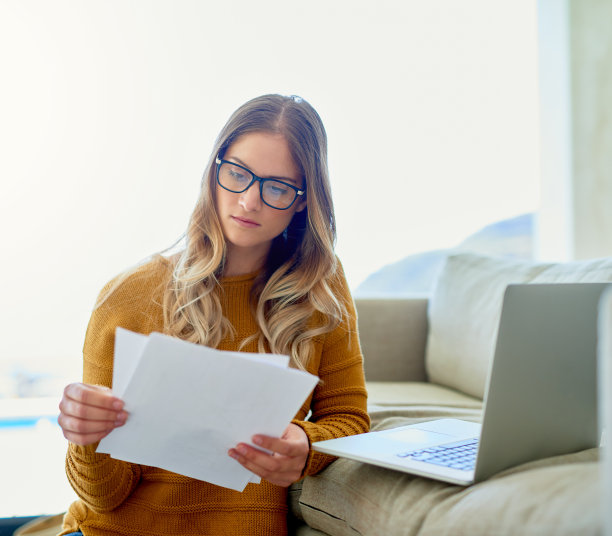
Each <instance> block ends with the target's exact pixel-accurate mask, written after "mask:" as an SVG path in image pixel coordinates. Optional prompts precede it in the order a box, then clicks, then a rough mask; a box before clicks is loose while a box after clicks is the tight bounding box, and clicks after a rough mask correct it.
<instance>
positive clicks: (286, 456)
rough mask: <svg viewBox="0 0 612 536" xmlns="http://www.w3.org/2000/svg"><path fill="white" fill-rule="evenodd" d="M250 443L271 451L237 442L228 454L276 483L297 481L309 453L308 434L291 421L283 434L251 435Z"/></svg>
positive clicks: (278, 484)
mask: <svg viewBox="0 0 612 536" xmlns="http://www.w3.org/2000/svg"><path fill="white" fill-rule="evenodd" d="M253 443H255V444H256V445H258V446H260V447H262V448H265V449H268V450H270V451H272V454H268V453H266V452H262V451H261V450H257V449H255V448H253V447H251V446H249V445H246V444H245V443H239V444H238V445H237V446H236V448H235V449H230V450H229V452H228V454H229V455H230V456H231V457H232V458H234V459H235V460H238V462H240V463H241V464H242V465H243V466H244V467H245V468H246V469H248V470H249V471H252V472H253V473H255V474H256V475H259V476H260V477H261V478H263V479H265V480H267V481H268V482H270V483H272V484H276V485H277V486H283V487H287V486H290V485H291V484H293V483H294V482H296V481H297V480H299V478H300V476H302V471H303V470H304V465H306V459H307V458H308V453H309V452H310V446H309V444H308V436H307V435H306V433H305V432H304V430H302V429H301V428H300V427H299V426H297V425H295V424H293V423H291V424H290V425H289V426H287V429H286V430H285V432H284V433H283V435H282V437H280V438H278V437H269V436H262V435H256V436H253Z"/></svg>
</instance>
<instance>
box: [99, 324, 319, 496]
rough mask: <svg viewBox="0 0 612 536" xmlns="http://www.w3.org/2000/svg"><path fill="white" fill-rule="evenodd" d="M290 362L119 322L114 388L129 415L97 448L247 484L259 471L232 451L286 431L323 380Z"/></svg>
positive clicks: (224, 482) (236, 485)
mask: <svg viewBox="0 0 612 536" xmlns="http://www.w3.org/2000/svg"><path fill="white" fill-rule="evenodd" d="M288 363H289V358H288V357H287V356H280V355H274V354H252V353H245V352H225V351H221V350H214V349H211V348H207V347H205V346H202V345H199V344H193V343H189V342H186V341H183V340H180V339H177V338H175V337H169V336H167V335H162V334H161V333H152V334H150V335H148V336H145V335H141V334H139V333H133V332H131V331H128V330H125V329H122V328H117V331H116V335H115V355H114V370H113V394H114V395H115V396H117V397H119V398H121V399H122V400H123V401H124V402H125V410H126V411H127V412H128V413H129V417H128V420H127V422H126V423H125V425H123V426H121V427H119V428H116V429H115V430H113V431H112V432H111V433H110V434H109V435H107V436H106V437H105V438H103V439H102V440H101V441H100V444H99V446H98V449H97V452H103V453H107V454H110V455H111V456H112V457H113V458H117V459H119V460H125V461H128V462H133V463H139V464H143V465H150V466H154V467H160V468H162V469H166V470H168V471H172V472H175V473H179V474H182V475H186V476H189V477H193V478H197V479H199V480H205V481H207V482H210V483H212V484H216V485H218V486H224V487H226V488H231V489H234V490H237V491H242V490H244V488H245V487H246V485H247V484H248V483H249V482H253V483H258V482H259V477H258V476H256V475H254V474H253V473H252V472H250V471H248V470H247V469H245V468H244V467H242V465H240V464H239V463H238V462H237V461H236V460H234V459H233V458H231V457H230V456H229V455H228V454H227V451H228V450H229V449H230V448H232V447H235V446H236V445H237V444H238V443H241V442H242V443H247V444H250V445H252V446H254V447H255V445H253V444H252V442H251V438H252V436H253V435H255V434H263V435H268V436H273V437H280V436H281V435H282V434H283V432H284V431H285V429H286V428H287V425H288V424H289V423H290V422H291V419H292V418H293V417H294V416H295V414H296V413H297V412H298V410H299V408H300V407H301V405H302V404H303V403H304V401H305V400H306V398H307V397H308V395H309V394H310V392H311V391H312V389H313V388H314V386H315V385H316V383H317V381H318V378H317V377H316V376H313V375H312V374H308V373H307V372H303V371H301V370H296V369H293V368H289V367H288ZM256 448H258V447H256Z"/></svg>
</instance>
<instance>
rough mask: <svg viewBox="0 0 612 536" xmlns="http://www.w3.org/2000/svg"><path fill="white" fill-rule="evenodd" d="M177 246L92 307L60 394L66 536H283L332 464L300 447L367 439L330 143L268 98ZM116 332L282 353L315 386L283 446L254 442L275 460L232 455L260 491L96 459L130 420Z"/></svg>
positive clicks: (228, 128)
mask: <svg viewBox="0 0 612 536" xmlns="http://www.w3.org/2000/svg"><path fill="white" fill-rule="evenodd" d="M185 239H186V240H185V247H184V249H183V250H182V251H181V252H180V253H179V254H177V255H174V256H172V257H164V256H162V255H156V256H155V257H154V258H153V259H152V260H149V261H148V262H147V263H145V264H143V265H140V266H138V267H137V268H135V269H132V270H130V271H129V272H127V273H125V274H123V275H122V276H120V277H119V278H117V279H115V280H114V281H112V282H111V283H109V285H107V287H105V289H104V290H103V291H102V294H101V296H100V298H99V300H98V303H97V305H96V308H95V310H94V312H93V315H92V317H91V320H90V323H89V327H88V329H87V334H86V337H85V344H84V349H83V354H84V372H83V382H84V383H73V384H70V385H68V386H67V387H66V389H65V391H64V395H63V398H62V401H61V403H60V411H61V413H60V417H59V423H60V426H61V427H62V429H63V432H64V436H65V437H66V438H67V439H68V440H69V441H70V443H69V447H68V454H67V458H66V472H67V475H68V479H69V480H70V483H71V484H72V486H73V488H74V489H75V491H76V493H77V495H78V496H79V500H78V501H76V502H75V503H73V504H72V505H71V507H70V509H69V511H68V513H67V514H66V516H65V520H64V531H63V532H62V534H69V533H73V532H77V533H78V531H80V532H82V533H83V534H85V535H86V536H87V535H90V534H91V535H111V534H112V535H118V534H121V535H123V534H125V535H133V534H160V535H161V534H181V535H189V534H209V535H215V536H218V535H222V534H228V535H230V534H231V535H258V536H261V535H266V534H269V535H274V536H278V535H279V534H286V531H287V526H286V525H287V520H286V516H287V501H286V499H287V487H288V486H289V485H290V484H291V483H293V482H295V481H297V480H299V479H301V478H303V477H304V476H307V475H312V474H315V473H316V472H318V471H320V470H321V469H323V468H324V467H325V466H326V465H327V464H328V463H330V461H331V458H330V457H328V456H325V455H322V454H319V453H316V452H314V451H312V450H311V449H310V444H311V443H312V442H314V441H319V440H324V439H330V438H334V437H340V436H344V435H350V434H356V433H361V432H366V431H368V428H369V418H368V414H367V412H366V397H367V395H366V390H365V386H364V376H363V360H362V355H361V350H360V347H359V339H358V335H357V324H356V316H355V310H354V306H353V301H352V298H351V295H350V292H349V289H348V286H347V283H346V280H345V277H344V274H343V272H342V269H341V267H340V264H339V262H338V260H337V259H336V257H335V255H334V250H333V247H334V242H335V220H334V212H333V206H332V200H331V195H330V186H329V178H328V170H327V138H326V134H325V129H324V127H323V124H322V122H321V119H320V117H319V115H318V114H317V112H316V111H315V110H314V109H313V108H312V107H311V106H310V105H309V104H308V103H307V102H306V101H304V100H303V99H301V98H298V97H284V96H280V95H265V96H262V97H258V98H255V99H253V100H251V101H249V102H247V103H246V104H244V105H243V106H241V107H240V108H239V109H238V110H237V111H236V112H235V113H234V114H233V115H232V116H231V117H230V119H229V121H228V122H227V124H226V125H225V127H224V128H223V130H222V131H221V133H220V134H219V137H218V138H217V141H216V143H215V146H214V148H213V151H212V155H211V157H210V160H209V162H208V166H207V168H206V172H205V174H204V178H203V181H202V189H201V194H200V198H199V199H198V202H197V204H196V207H195V210H194V212H193V214H192V216H191V219H190V221H189V225H188V229H187V232H186V237H185ZM117 326H121V327H123V328H126V329H129V330H132V331H137V332H140V333H144V334H148V333H151V332H153V331H162V332H164V333H167V334H170V335H174V336H176V337H180V338H182V339H185V340H188V341H192V342H196V343H200V344H204V345H207V346H210V347H213V348H219V349H222V350H241V351H246V352H273V353H282V354H286V355H289V356H290V357H291V362H292V365H293V366H295V367H299V368H302V369H304V370H307V371H309V372H310V373H312V374H315V375H317V376H318V377H319V378H320V380H321V381H320V382H319V384H318V385H317V387H316V388H315V389H314V391H313V394H312V395H311V396H310V397H309V399H308V400H307V401H306V403H305V404H304V406H303V407H302V408H301V410H300V411H299V412H298V414H297V415H296V416H295V419H294V420H293V421H292V422H291V424H289V426H288V427H287V429H286V430H285V432H284V434H283V436H282V437H280V438H274V437H266V436H255V437H253V442H254V443H255V444H257V445H261V446H262V447H264V448H265V449H268V450H269V451H270V452H271V454H268V453H264V452H262V451H260V450H256V449H254V448H252V447H250V446H248V445H246V444H238V445H236V446H235V447H234V448H231V449H229V451H228V456H231V457H233V458H234V459H235V460H237V462H238V463H241V464H242V465H243V466H244V467H246V468H247V469H249V470H250V471H252V472H254V473H256V474H257V475H259V476H261V477H262V482H261V484H248V485H247V487H246V488H245V490H244V491H243V492H241V493H240V492H237V491H234V490H231V489H226V488H222V487H219V486H215V485H213V484H209V483H207V482H203V481H199V480H195V479H192V478H188V477H186V476H182V475H179V474H175V473H171V472H168V471H165V470H162V469H159V468H156V467H148V466H142V465H137V464H133V463H128V462H124V461H121V460H115V459H113V458H110V457H109V456H108V455H106V454H98V453H96V446H97V442H98V441H99V440H100V439H101V438H103V437H104V436H105V435H107V434H108V433H109V432H110V431H112V430H113V429H114V428H115V427H117V426H122V425H123V424H124V423H125V422H126V419H128V418H129V416H128V414H127V413H126V411H124V409H123V402H122V401H121V400H119V399H117V398H116V397H114V396H113V395H112V394H111V391H110V389H109V388H110V385H111V380H112V369H113V344H114V336H115V328H116V327H117ZM159 396H164V389H163V385H160V386H159ZM309 412H310V415H308V414H309ZM307 417H308V418H307ZM160 427H163V422H160Z"/></svg>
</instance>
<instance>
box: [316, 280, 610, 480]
mask: <svg viewBox="0 0 612 536" xmlns="http://www.w3.org/2000/svg"><path fill="white" fill-rule="evenodd" d="M607 287H612V284H606V283H553V284H526V285H509V286H508V287H507V289H506V292H505V294H504V300H503V305H502V312H501V317H500V323H499V330H498V334H497V342H496V347H495V354H494V356H493V360H492V363H491V369H490V373H489V379H488V384H487V390H486V394H485V399H484V409H483V418H482V424H480V423H473V422H469V421H463V420H459V419H438V420H434V421H428V422H423V423H419V424H413V425H408V426H402V427H399V428H393V429H389V430H383V431H380V432H369V433H366V434H360V435H356V436H349V437H343V438H339V439H331V440H328V441H319V442H316V443H313V448H314V449H315V450H317V451H319V452H323V453H326V454H332V455H334V456H340V457H345V458H351V459H354V460H358V461H361V462H366V463H371V464H374V465H380V466H382V467H387V468H390V469H397V470H399V471H404V472H406V473H412V474H415V475H420V476H426V477H430V478H435V479H437V480H443V481H446V482H451V483H454V484H460V485H469V484H472V483H474V482H478V481H481V480H484V479H486V478H488V477H490V476H492V475H494V474H495V473H498V472H500V471H502V470H504V469H507V468H509V467H513V466H515V465H518V464H520V463H524V462H528V461H532V460H536V459H540V458H545V457H548V456H554V455H557V454H565V453H568V452H575V451H578V450H582V449H586V448H590V447H594V446H597V445H598V444H599V434H598V423H597V312H598V303H599V299H600V296H601V294H602V293H603V291H604V290H605V289H606V288H607Z"/></svg>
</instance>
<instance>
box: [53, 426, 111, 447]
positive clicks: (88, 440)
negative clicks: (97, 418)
mask: <svg viewBox="0 0 612 536" xmlns="http://www.w3.org/2000/svg"><path fill="white" fill-rule="evenodd" d="M110 432H111V431H110V430H105V431H104V432H97V433H92V434H77V433H75V432H67V431H64V437H65V438H66V439H67V440H68V441H70V442H71V443H74V444H75V445H81V446H83V447H84V446H87V445H91V444H92V443H95V442H97V441H100V439H102V438H103V437H105V436H107V435H108V434H109V433H110Z"/></svg>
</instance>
